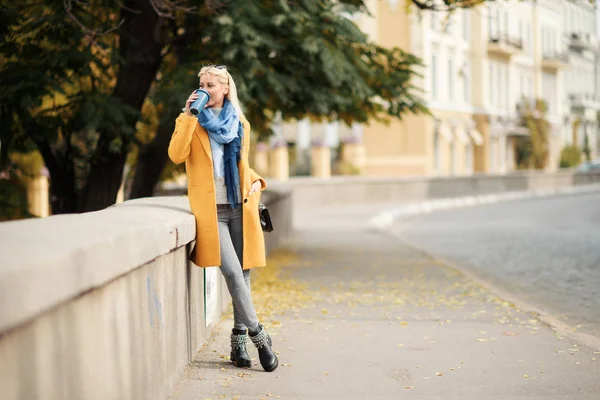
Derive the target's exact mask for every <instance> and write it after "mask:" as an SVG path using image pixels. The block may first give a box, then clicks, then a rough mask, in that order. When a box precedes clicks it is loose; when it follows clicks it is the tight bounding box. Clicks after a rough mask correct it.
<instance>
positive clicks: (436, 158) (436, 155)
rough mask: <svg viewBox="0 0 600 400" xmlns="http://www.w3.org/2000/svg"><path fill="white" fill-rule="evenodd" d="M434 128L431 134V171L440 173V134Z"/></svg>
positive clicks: (436, 128)
mask: <svg viewBox="0 0 600 400" xmlns="http://www.w3.org/2000/svg"><path fill="white" fill-rule="evenodd" d="M438 129H439V128H438V127H437V126H436V127H435V131H434V132H433V171H434V172H435V173H436V174H438V173H439V172H440V132H439V130H438Z"/></svg>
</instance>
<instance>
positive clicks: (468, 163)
mask: <svg viewBox="0 0 600 400" xmlns="http://www.w3.org/2000/svg"><path fill="white" fill-rule="evenodd" d="M465 172H466V173H467V174H472V173H473V143H472V142H471V141H469V143H467V144H466V145H465Z"/></svg>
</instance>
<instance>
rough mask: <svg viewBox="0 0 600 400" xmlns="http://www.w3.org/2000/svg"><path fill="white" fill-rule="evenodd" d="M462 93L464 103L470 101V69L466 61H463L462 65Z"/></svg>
mask: <svg viewBox="0 0 600 400" xmlns="http://www.w3.org/2000/svg"><path fill="white" fill-rule="evenodd" d="M463 95H464V99H465V103H469V102H470V101H471V71H470V67H469V63H468V62H465V64H464V66H463Z"/></svg>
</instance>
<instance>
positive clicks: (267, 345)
mask: <svg viewBox="0 0 600 400" xmlns="http://www.w3.org/2000/svg"><path fill="white" fill-rule="evenodd" d="M198 77H199V78H200V89H204V90H206V91H207V92H208V93H209V94H210V100H209V101H208V102H207V103H206V106H205V108H204V110H202V111H201V112H200V113H199V114H198V115H197V117H194V116H193V115H192V114H191V112H190V106H191V104H192V103H193V102H194V100H196V99H197V98H198V95H197V94H196V93H195V91H194V92H192V94H191V95H190V96H189V97H188V99H187V102H186V106H185V109H184V112H182V113H181V114H180V115H179V117H178V118H177V120H176V122H175V131H174V132H173V136H172V137H171V143H170V144H169V157H170V158H171V160H173V162H174V163H176V164H179V163H181V162H183V161H185V165H186V173H187V178H188V196H189V200H190V206H191V209H192V213H193V214H194V217H195V218H196V247H195V249H194V251H192V254H191V256H190V257H191V260H192V261H193V262H194V264H196V265H198V266H200V267H210V266H220V267H221V268H220V269H221V272H222V274H223V277H224V278H225V281H226V282H227V288H228V289H229V294H230V295H231V299H232V302H233V330H232V334H231V357H230V358H231V361H232V362H233V363H234V364H235V365H236V366H237V367H246V368H249V367H251V365H252V362H251V359H250V357H249V356H248V352H247V351H246V340H247V335H246V330H248V335H249V336H250V339H251V340H252V342H253V343H254V344H255V345H256V347H257V349H258V354H259V359H260V363H261V365H262V367H263V368H264V369H265V371H274V370H275V369H276V368H277V366H278V363H279V361H278V359H277V356H276V355H275V354H274V353H273V351H272V349H271V345H272V343H271V338H270V337H269V335H268V334H267V333H266V332H265V329H264V328H263V326H262V325H261V324H260V323H259V322H258V318H257V316H256V312H255V310H254V305H253V303H252V297H251V295H250V269H251V268H253V267H261V266H264V265H265V264H266V261H265V243H264V236H263V232H262V229H261V226H260V219H259V215H258V204H259V202H260V192H261V191H262V190H264V189H265V188H266V186H267V185H266V183H265V181H264V179H263V178H261V177H260V176H259V175H258V174H257V173H256V172H254V170H252V168H250V166H249V165H248V152H249V147H250V124H249V123H248V121H247V120H246V118H245V117H244V114H243V112H242V110H241V108H240V104H239V100H238V97H237V90H236V86H235V83H234V82H233V79H232V77H231V75H230V74H229V72H228V71H227V68H226V67H224V66H212V65H209V66H206V67H204V68H202V69H201V70H200V72H199V73H198Z"/></svg>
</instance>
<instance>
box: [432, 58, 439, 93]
mask: <svg viewBox="0 0 600 400" xmlns="http://www.w3.org/2000/svg"><path fill="white" fill-rule="evenodd" d="M437 97H438V92H437V59H436V57H435V55H432V56H431V98H433V99H437Z"/></svg>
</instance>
